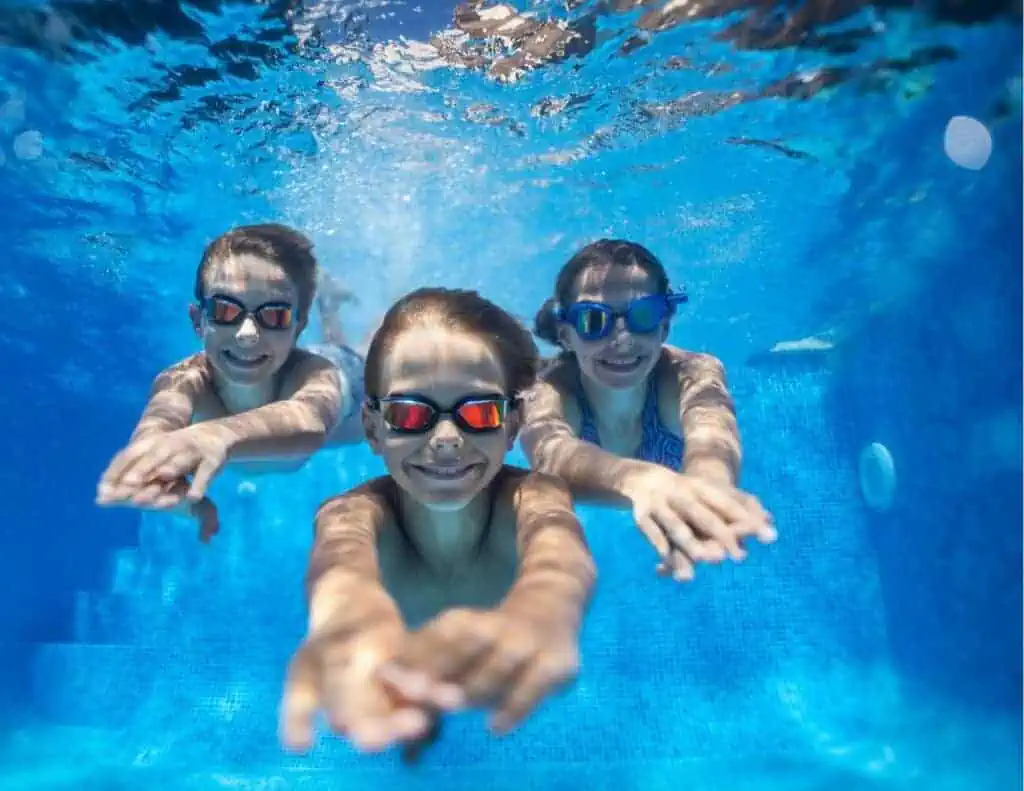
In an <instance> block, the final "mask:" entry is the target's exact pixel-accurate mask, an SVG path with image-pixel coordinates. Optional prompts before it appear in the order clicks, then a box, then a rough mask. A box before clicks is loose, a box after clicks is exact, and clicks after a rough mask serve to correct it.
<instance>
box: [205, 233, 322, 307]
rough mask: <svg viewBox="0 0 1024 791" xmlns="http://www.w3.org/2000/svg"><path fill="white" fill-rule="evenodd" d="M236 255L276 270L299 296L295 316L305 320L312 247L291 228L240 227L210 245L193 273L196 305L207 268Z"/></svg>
mask: <svg viewBox="0 0 1024 791" xmlns="http://www.w3.org/2000/svg"><path fill="white" fill-rule="evenodd" d="M240 253H249V254H250V255H258V256H260V257H261V258H265V259H267V260H268V261H273V262H274V263H275V264H277V265H278V266H280V267H281V268H282V269H283V270H284V271H285V274H286V275H288V278H289V279H290V280H291V281H292V283H294V284H295V288H296V289H297V290H298V292H299V304H298V305H297V307H298V309H299V316H300V317H301V318H303V319H305V318H306V317H307V316H308V315H309V309H310V306H311V305H312V304H313V297H314V296H315V295H316V280H317V263H316V256H314V255H313V243H312V242H311V241H310V240H309V239H308V238H306V236H304V235H303V234H301V233H299V232H298V231H296V230H295V229H294V228H289V227H288V226H287V225H279V224H277V223H264V224H262V225H242V226H239V227H238V228H232V229H231V230H230V231H228V232H227V233H224V234H221V235H220V236H218V237H217V238H216V239H214V240H213V241H212V242H210V244H208V245H207V246H206V250H204V251H203V258H202V260H201V261H200V262H199V268H198V269H197V270H196V288H195V296H196V300H197V301H199V302H202V300H203V298H204V297H205V288H206V283H205V280H204V278H205V277H206V270H207V267H209V266H210V265H211V264H212V263H213V262H214V261H216V260H218V259H221V258H225V257H227V256H230V255H237V254H240Z"/></svg>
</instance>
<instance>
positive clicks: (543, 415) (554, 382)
mask: <svg viewBox="0 0 1024 791" xmlns="http://www.w3.org/2000/svg"><path fill="white" fill-rule="evenodd" d="M575 365H576V363H575V362H574V361H572V360H570V359H562V358H558V359H555V360H552V361H550V362H549V364H548V366H547V367H546V368H545V370H544V371H542V373H541V376H540V378H539V379H538V380H537V382H536V384H534V386H533V387H531V388H530V389H529V390H527V391H526V392H525V393H523V396H522V403H523V410H524V418H525V423H527V424H535V423H538V422H542V421H544V420H548V419H550V418H552V417H557V418H560V419H563V420H565V421H566V422H568V423H569V425H570V426H573V427H574V428H575V427H577V424H578V423H579V420H580V415H579V401H578V399H577V396H576V391H575V367H574V366H575Z"/></svg>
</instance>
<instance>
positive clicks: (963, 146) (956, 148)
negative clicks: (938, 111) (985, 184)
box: [942, 115, 992, 170]
mask: <svg viewBox="0 0 1024 791" xmlns="http://www.w3.org/2000/svg"><path fill="white" fill-rule="evenodd" d="M942 144H943V148H944V149H945V151H946V156H947V157H949V158H950V159H951V160H952V161H953V162H954V163H956V164H957V165H959V166H960V167H962V168H967V169H968V170H981V169H982V168H983V167H985V164H986V163H987V162H988V158H989V157H990V156H992V135H991V134H990V133H989V131H988V129H987V128H986V127H985V124H983V123H982V122H981V121H979V120H978V119H977V118H971V117H970V116H968V115H954V116H953V117H952V118H950V119H949V123H948V124H946V134H945V137H944V138H943V143H942Z"/></svg>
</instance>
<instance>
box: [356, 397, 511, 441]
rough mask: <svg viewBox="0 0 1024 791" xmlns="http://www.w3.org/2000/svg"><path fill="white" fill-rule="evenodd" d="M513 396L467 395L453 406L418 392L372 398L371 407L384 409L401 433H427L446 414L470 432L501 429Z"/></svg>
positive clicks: (386, 418)
mask: <svg viewBox="0 0 1024 791" xmlns="http://www.w3.org/2000/svg"><path fill="white" fill-rule="evenodd" d="M512 403H513V401H512V399H509V398H507V397H505V396H503V395H484V396H478V395H474V396H467V397H466V398H463V399H460V400H459V401H457V402H456V403H455V404H454V405H453V406H452V408H451V409H441V407H440V406H438V405H437V404H436V403H434V402H433V401H431V400H430V399H429V398H425V397H423V396H418V395H396V396H386V397H384V398H370V399H368V405H369V407H370V409H373V410H375V411H378V412H380V414H381V417H383V418H384V422H385V423H386V424H387V426H388V428H389V429H391V430H392V431H394V432H396V433H398V434H426V433H427V432H428V431H430V430H431V429H432V428H433V427H434V426H436V425H437V423H438V421H439V420H440V419H441V418H442V417H444V416H445V415H450V416H451V418H452V420H453V421H454V422H455V425H456V426H458V427H459V428H460V429H462V430H463V431H467V432H469V433H470V434H484V433H487V432H489V431H497V430H498V429H500V428H501V427H502V426H503V425H505V420H506V419H507V417H508V412H509V407H511V406H512Z"/></svg>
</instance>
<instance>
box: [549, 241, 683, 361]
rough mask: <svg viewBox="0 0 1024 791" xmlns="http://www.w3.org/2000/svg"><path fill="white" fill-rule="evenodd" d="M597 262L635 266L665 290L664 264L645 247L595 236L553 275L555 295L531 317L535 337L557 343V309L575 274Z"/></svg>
mask: <svg viewBox="0 0 1024 791" xmlns="http://www.w3.org/2000/svg"><path fill="white" fill-rule="evenodd" d="M597 266H622V267H629V266H638V267H640V268H641V269H643V270H644V271H645V272H646V273H647V274H648V275H649V276H650V277H651V278H652V279H653V280H654V287H655V289H656V292H655V293H658V294H667V293H668V292H669V284H668V273H667V272H666V271H665V266H664V264H662V263H661V261H659V260H658V258H657V256H655V255H654V253H652V252H651V251H650V250H648V249H647V248H646V247H644V246H643V245H641V244H637V243H636V242H627V241H625V240H624V239H598V240H597V241H596V242H591V243H590V244H588V245H587V246H586V247H584V248H582V249H581V250H579V251H578V252H577V253H576V254H575V255H574V256H573V257H572V258H570V259H569V260H568V261H567V262H566V263H565V265H564V266H563V267H562V269H561V270H560V271H559V273H558V277H557V278H556V279H555V295H554V296H553V297H548V298H547V299H546V300H544V304H543V305H541V306H540V310H538V311H537V315H536V317H535V318H534V320H533V332H534V334H535V335H536V336H537V337H538V338H540V339H541V340H544V341H547V342H548V343H551V344H554V345H555V346H558V345H559V343H558V315H557V314H558V309H559V308H564V307H566V306H568V305H569V304H570V303H571V302H572V301H573V292H574V291H575V290H576V282H577V280H578V279H579V276H580V275H581V274H583V272H585V271H586V270H587V269H590V268H591V267H597ZM670 315H671V314H670Z"/></svg>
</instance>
